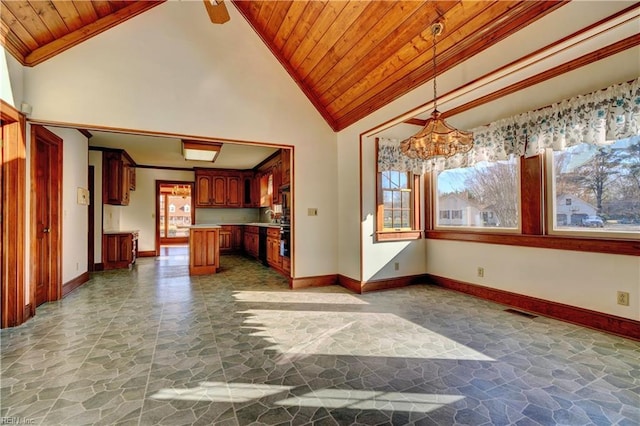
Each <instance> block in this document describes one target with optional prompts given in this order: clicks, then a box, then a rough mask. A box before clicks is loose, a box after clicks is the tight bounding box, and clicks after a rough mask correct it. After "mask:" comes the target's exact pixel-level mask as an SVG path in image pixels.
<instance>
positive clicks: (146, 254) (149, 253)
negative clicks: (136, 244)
mask: <svg viewBox="0 0 640 426" xmlns="http://www.w3.org/2000/svg"><path fill="white" fill-rule="evenodd" d="M156 256H157V255H156V251H155V250H145V251H139V252H138V256H137V257H156Z"/></svg>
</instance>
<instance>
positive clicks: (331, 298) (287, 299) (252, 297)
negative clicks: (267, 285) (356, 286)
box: [233, 291, 368, 305]
mask: <svg viewBox="0 0 640 426" xmlns="http://www.w3.org/2000/svg"><path fill="white" fill-rule="evenodd" d="M233 297H235V298H236V300H237V301H239V302H267V303H313V304H336V305H368V303H367V302H365V301H363V300H361V299H358V298H357V297H355V296H353V295H351V294H346V293H319V292H318V293H316V292H304V291H295V292H291V291H234V292H233Z"/></svg>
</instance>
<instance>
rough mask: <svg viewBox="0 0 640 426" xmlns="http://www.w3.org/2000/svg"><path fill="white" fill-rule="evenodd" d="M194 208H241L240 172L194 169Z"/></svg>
mask: <svg viewBox="0 0 640 426" xmlns="http://www.w3.org/2000/svg"><path fill="white" fill-rule="evenodd" d="M195 173H196V191H195V192H196V194H195V204H196V207H242V206H243V203H242V201H243V197H242V189H243V181H242V172H240V171H212V170H199V169H196V172H195Z"/></svg>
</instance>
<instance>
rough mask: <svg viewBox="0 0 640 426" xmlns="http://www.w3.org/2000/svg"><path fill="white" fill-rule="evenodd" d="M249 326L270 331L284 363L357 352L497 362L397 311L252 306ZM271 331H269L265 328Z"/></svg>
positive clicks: (271, 340)
mask: <svg viewBox="0 0 640 426" xmlns="http://www.w3.org/2000/svg"><path fill="white" fill-rule="evenodd" d="M242 313H244V314H249V315H250V316H249V317H247V318H246V319H245V321H244V326H245V327H250V328H257V329H259V330H260V331H259V333H260V335H261V336H264V337H266V335H267V334H268V335H269V336H270V338H269V339H268V341H269V342H273V343H274V345H273V346H271V347H270V349H273V350H277V351H278V352H280V353H281V354H282V355H281V357H280V358H279V359H278V360H277V362H278V363H284V362H291V361H295V360H296V359H299V358H303V357H304V355H312V354H316V355H320V354H322V355H352V356H373V357H401V358H425V359H456V360H477V361H494V359H493V358H490V357H488V356H486V355H484V354H482V353H480V352H478V351H476V350H474V349H471V348H469V347H467V346H465V345H463V344H460V343H458V342H456V341H454V340H452V339H449V338H447V337H445V336H443V335H441V334H438V333H436V332H433V331H431V330H429V329H427V328H424V327H422V326H420V325H417V324H415V323H413V322H411V321H407V320H405V319H403V318H400V317H399V316H397V315H395V314H391V313H368V312H326V311H281V310H260V309H250V310H246V311H243V312H242ZM265 331H266V332H265Z"/></svg>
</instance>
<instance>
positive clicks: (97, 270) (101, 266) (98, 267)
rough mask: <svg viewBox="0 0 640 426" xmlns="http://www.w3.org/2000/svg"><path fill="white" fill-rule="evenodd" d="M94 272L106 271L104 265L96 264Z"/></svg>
mask: <svg viewBox="0 0 640 426" xmlns="http://www.w3.org/2000/svg"><path fill="white" fill-rule="evenodd" d="M93 270H94V271H96V272H100V271H104V263H102V262H100V263H96V264H95V265H93Z"/></svg>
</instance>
